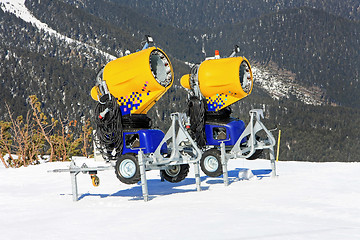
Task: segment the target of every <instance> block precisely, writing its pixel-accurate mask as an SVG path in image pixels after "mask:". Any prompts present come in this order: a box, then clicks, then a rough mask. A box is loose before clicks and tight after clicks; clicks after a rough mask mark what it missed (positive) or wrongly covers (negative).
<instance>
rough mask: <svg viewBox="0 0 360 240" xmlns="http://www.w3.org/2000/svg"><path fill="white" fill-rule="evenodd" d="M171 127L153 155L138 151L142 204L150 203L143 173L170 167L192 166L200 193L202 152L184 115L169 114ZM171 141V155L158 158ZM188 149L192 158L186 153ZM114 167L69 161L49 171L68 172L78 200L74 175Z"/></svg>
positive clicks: (73, 192)
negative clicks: (191, 134)
mask: <svg viewBox="0 0 360 240" xmlns="http://www.w3.org/2000/svg"><path fill="white" fill-rule="evenodd" d="M171 118H172V125H171V127H170V128H169V130H168V132H167V133H166V134H165V137H164V139H163V140H162V141H161V143H160V144H159V146H158V147H157V149H156V151H155V152H154V153H150V154H144V152H143V150H142V149H138V150H139V151H138V161H139V167H140V169H139V170H140V176H141V189H142V193H143V198H144V201H145V202H147V201H149V192H148V186H147V179H146V171H149V170H164V169H166V168H167V167H168V166H171V165H181V164H193V165H194V169H195V181H196V190H197V191H201V179H200V164H199V162H200V159H201V156H202V152H201V150H200V149H199V148H198V147H197V145H196V143H195V141H194V140H193V139H192V138H191V136H190V135H189V133H188V132H187V130H186V129H185V128H184V126H183V123H184V122H186V120H187V116H186V114H184V113H173V114H171ZM170 139H171V154H170V157H164V156H162V155H161V152H160V150H161V147H162V145H163V144H165V142H167V141H168V140H170ZM189 148H190V149H191V150H192V151H191V154H193V156H191V155H190V154H189V152H187V151H186V150H188V149H189ZM112 169H114V166H112V165H111V166H109V167H104V166H99V167H88V166H87V165H86V164H83V165H82V166H81V167H78V166H76V164H75V162H74V161H71V164H70V167H69V168H68V169H55V170H52V171H49V172H69V173H70V177H71V186H72V194H73V201H78V200H79V198H78V186H77V175H78V174H79V173H80V172H82V173H89V172H93V171H95V172H97V171H104V170H112Z"/></svg>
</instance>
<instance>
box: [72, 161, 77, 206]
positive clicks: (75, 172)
mask: <svg viewBox="0 0 360 240" xmlns="http://www.w3.org/2000/svg"><path fill="white" fill-rule="evenodd" d="M74 168H76V165H75V162H74V161H71V164H70V177H71V188H72V195H73V201H74V202H77V201H78V200H79V198H78V187H77V178H76V175H78V174H79V171H75V170H74V171H71V169H74Z"/></svg>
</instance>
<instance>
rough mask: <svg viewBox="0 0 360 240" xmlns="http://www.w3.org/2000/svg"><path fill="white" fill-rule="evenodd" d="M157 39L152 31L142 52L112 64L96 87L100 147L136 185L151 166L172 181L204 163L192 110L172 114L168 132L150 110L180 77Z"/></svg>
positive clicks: (99, 76)
mask: <svg viewBox="0 0 360 240" xmlns="http://www.w3.org/2000/svg"><path fill="white" fill-rule="evenodd" d="M151 44H153V41H152V38H151V37H150V36H147V41H146V43H145V45H144V47H143V48H142V50H141V51H138V52H135V53H132V54H125V56H123V57H121V58H118V59H116V60H113V61H111V62H109V63H108V64H106V66H105V67H104V68H103V69H102V70H100V72H99V73H98V74H97V77H96V79H97V84H96V86H95V87H93V88H92V90H91V96H92V98H93V99H95V100H96V101H97V105H96V108H95V111H94V113H95V114H94V116H93V118H94V122H95V124H96V130H95V134H94V143H95V144H94V145H95V150H96V151H98V152H100V153H101V155H102V157H103V158H104V159H105V161H106V162H109V163H111V164H112V165H113V167H114V168H115V174H116V176H117V178H118V179H119V180H120V181H121V182H123V183H125V184H135V183H137V182H139V181H140V178H141V181H142V182H143V183H144V182H146V180H144V176H145V171H148V170H155V169H158V170H160V171H161V176H162V177H163V178H164V179H165V180H167V181H169V182H179V181H182V180H183V179H185V177H186V176H187V174H188V172H189V164H190V163H194V164H198V163H199V161H200V158H201V154H202V152H201V151H200V149H199V148H198V147H197V145H196V143H195V141H194V140H192V139H191V137H190V135H189V134H188V132H187V131H186V126H185V124H186V123H187V120H188V118H187V116H186V114H181V113H173V114H171V118H172V124H171V127H170V129H169V130H168V131H167V133H166V134H164V132H163V131H162V130H160V129H157V128H151V119H150V118H148V117H147V115H146V113H147V112H148V111H149V109H150V108H151V107H152V106H153V105H154V104H155V103H156V101H158V100H159V99H160V98H161V96H163V94H164V93H165V92H166V91H167V90H168V89H169V88H170V87H171V85H172V83H173V80H174V74H173V68H172V65H171V63H170V60H169V58H168V57H167V56H166V54H165V52H164V51H163V50H161V49H160V48H157V47H155V46H150V45H151ZM185 143H186V144H185ZM185 145H186V146H185ZM140 168H141V169H142V170H140ZM198 180H199V181H197V182H200V178H199V177H198Z"/></svg>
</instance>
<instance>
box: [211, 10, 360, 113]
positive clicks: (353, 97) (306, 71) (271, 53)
mask: <svg viewBox="0 0 360 240" xmlns="http://www.w3.org/2000/svg"><path fill="white" fill-rule="evenodd" d="M212 36H213V37H212ZM359 39H360V23H358V22H352V21H349V20H346V19H343V18H340V17H335V16H333V15H330V14H328V13H326V12H324V11H320V10H315V9H311V8H300V9H291V10H286V11H282V12H278V13H274V14H270V15H266V16H263V17H261V18H259V19H256V20H253V21H249V22H244V23H242V24H237V25H231V26H228V27H227V28H218V29H216V30H214V31H212V32H211V33H209V34H208V37H207V38H205V39H204V42H205V50H206V51H207V52H209V51H212V49H214V48H215V49H220V50H222V51H221V52H227V51H228V49H230V48H231V47H232V45H233V44H235V43H239V44H240V46H241V49H242V54H244V55H245V56H248V58H250V59H252V60H253V61H254V60H255V61H259V62H261V63H263V64H269V63H270V64H272V63H275V64H276V65H277V67H278V68H279V70H281V69H283V70H288V71H290V72H292V73H294V74H295V76H296V77H295V78H296V82H297V83H298V84H300V85H303V86H307V87H315V88H320V89H321V91H323V92H324V96H323V97H324V100H326V101H327V102H329V103H335V104H338V105H342V106H348V107H354V108H359V106H360V99H359V97H358V96H360V82H359V79H360V75H359V72H360V59H359V49H360V41H359Z"/></svg>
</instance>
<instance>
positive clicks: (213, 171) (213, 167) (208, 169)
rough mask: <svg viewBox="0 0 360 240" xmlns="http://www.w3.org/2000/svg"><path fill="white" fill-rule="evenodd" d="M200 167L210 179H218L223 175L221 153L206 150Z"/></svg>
mask: <svg viewBox="0 0 360 240" xmlns="http://www.w3.org/2000/svg"><path fill="white" fill-rule="evenodd" d="M200 167H201V170H202V171H203V172H204V173H205V174H206V175H207V176H209V177H218V176H220V175H221V174H223V170H222V165H221V153H220V151H219V150H217V149H209V150H206V151H205V152H204V154H203V155H202V157H201V160H200Z"/></svg>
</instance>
